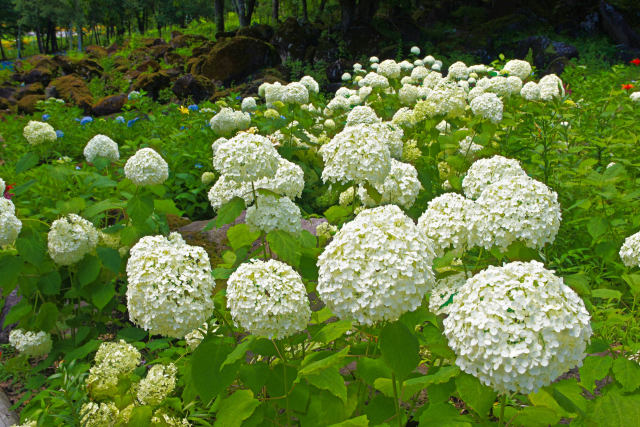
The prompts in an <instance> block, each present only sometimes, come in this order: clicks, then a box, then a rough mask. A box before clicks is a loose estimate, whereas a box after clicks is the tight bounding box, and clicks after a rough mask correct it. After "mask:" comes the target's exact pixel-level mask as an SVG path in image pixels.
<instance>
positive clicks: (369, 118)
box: [346, 105, 380, 126]
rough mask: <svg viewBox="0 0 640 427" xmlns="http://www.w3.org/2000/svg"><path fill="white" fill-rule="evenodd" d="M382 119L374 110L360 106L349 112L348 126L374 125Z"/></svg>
mask: <svg viewBox="0 0 640 427" xmlns="http://www.w3.org/2000/svg"><path fill="white" fill-rule="evenodd" d="M379 122H380V118H379V117H378V116H377V115H376V112H375V111H373V108H371V107H369V106H365V105H359V106H357V107H354V108H353V110H351V111H349V114H348V115H347V124H346V125H347V126H354V125H358V124H372V123H379Z"/></svg>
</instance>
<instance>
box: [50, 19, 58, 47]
mask: <svg viewBox="0 0 640 427" xmlns="http://www.w3.org/2000/svg"><path fill="white" fill-rule="evenodd" d="M49 40H50V42H51V52H53V53H55V52H57V51H58V34H57V33H56V25H55V24H54V23H53V22H51V21H49Z"/></svg>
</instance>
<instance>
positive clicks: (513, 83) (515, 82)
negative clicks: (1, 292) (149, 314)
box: [507, 76, 522, 95]
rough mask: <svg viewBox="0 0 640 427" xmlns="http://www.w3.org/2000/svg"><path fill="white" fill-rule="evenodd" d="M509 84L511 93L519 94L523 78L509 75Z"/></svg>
mask: <svg viewBox="0 0 640 427" xmlns="http://www.w3.org/2000/svg"><path fill="white" fill-rule="evenodd" d="M507 85H509V95H517V94H519V93H520V91H521V90H522V80H521V79H520V77H516V76H509V77H507Z"/></svg>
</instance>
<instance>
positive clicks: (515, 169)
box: [462, 156, 526, 199]
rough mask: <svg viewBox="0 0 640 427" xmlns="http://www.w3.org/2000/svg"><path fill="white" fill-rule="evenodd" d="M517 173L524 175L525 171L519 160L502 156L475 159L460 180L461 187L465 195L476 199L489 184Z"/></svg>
mask: <svg viewBox="0 0 640 427" xmlns="http://www.w3.org/2000/svg"><path fill="white" fill-rule="evenodd" d="M518 175H524V176H526V172H525V171H524V170H523V169H522V167H521V166H520V162H519V161H517V160H515V159H507V158H506V157H502V156H493V157H491V158H489V159H480V160H476V161H475V162H474V163H473V164H472V165H471V167H470V168H469V170H468V171H467V175H466V176H465V177H464V179H463V180H462V189H463V190H464V194H465V195H466V196H467V197H469V198H471V199H477V198H478V197H480V194H481V193H482V191H483V190H484V189H485V188H486V187H487V186H489V185H490V184H493V183H494V182H498V181H500V180H501V179H503V178H507V177H510V176H518Z"/></svg>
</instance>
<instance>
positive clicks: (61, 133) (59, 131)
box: [56, 130, 64, 138]
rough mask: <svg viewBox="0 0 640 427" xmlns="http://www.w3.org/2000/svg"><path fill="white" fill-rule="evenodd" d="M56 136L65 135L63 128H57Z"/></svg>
mask: <svg viewBox="0 0 640 427" xmlns="http://www.w3.org/2000/svg"><path fill="white" fill-rule="evenodd" d="M56 136H57V137H58V138H62V137H63V136H64V132H62V131H61V130H57V131H56Z"/></svg>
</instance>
